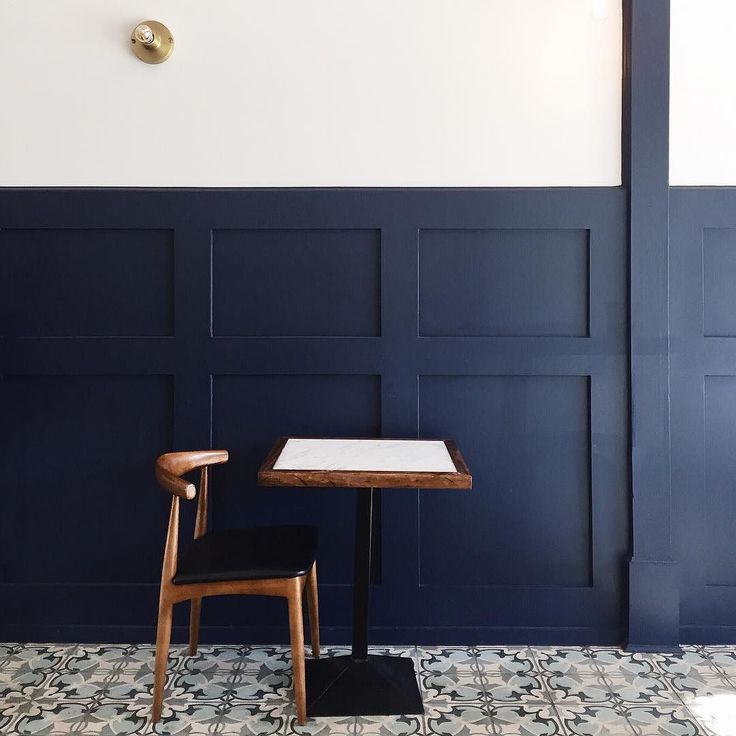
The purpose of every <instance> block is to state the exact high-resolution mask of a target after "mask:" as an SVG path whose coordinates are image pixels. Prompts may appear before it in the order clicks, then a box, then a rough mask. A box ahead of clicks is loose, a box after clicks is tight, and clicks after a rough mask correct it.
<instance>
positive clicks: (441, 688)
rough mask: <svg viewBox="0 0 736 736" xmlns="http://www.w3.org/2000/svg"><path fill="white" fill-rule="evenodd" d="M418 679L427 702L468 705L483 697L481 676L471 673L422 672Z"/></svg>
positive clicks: (451, 671) (450, 671)
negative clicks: (438, 701) (436, 701)
mask: <svg viewBox="0 0 736 736" xmlns="http://www.w3.org/2000/svg"><path fill="white" fill-rule="evenodd" d="M420 679H421V688H422V690H423V691H424V697H425V699H427V700H442V701H445V702H451V703H470V702H474V701H479V700H483V697H484V695H485V693H484V689H483V682H482V679H481V676H480V674H478V673H477V672H473V671H467V670H466V671H457V670H449V671H448V672H445V673H439V672H422V673H421V674H420Z"/></svg>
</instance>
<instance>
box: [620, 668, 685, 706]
mask: <svg viewBox="0 0 736 736" xmlns="http://www.w3.org/2000/svg"><path fill="white" fill-rule="evenodd" d="M606 682H607V684H608V686H609V687H610V688H611V692H613V694H614V695H615V696H616V699H617V700H618V701H620V702H622V703H661V702H665V703H667V702H675V703H679V698H678V697H677V695H676V694H675V692H674V690H673V689H672V687H671V686H670V685H669V684H668V682H667V679H666V678H665V677H664V676H663V675H647V676H638V675H627V676H625V677H619V676H618V675H616V676H614V675H609V676H607V677H606Z"/></svg>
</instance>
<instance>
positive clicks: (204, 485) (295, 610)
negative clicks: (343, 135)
mask: <svg viewBox="0 0 736 736" xmlns="http://www.w3.org/2000/svg"><path fill="white" fill-rule="evenodd" d="M227 460H228V453H227V451H226V450H201V451H192V452H170V453H167V454H165V455H161V457H159V458H158V460H156V480H157V481H158V482H159V484H160V485H161V487H162V488H163V489H164V490H166V491H168V492H169V493H171V494H172V499H171V513H170V515H169V530H168V533H167V535H166V549H165V551H164V564H163V571H162V573H161V594H160V598H159V606H158V628H157V631H156V668H155V675H154V686H153V721H154V722H156V721H158V720H159V719H160V718H161V708H162V706H163V695H164V680H165V677H166V664H167V660H168V654H169V643H170V641H171V619H172V611H173V606H174V604H175V603H179V602H181V601H191V602H192V603H191V616H190V619H189V654H196V652H197V643H198V641H199V615H200V610H201V602H202V598H204V597H205V596H210V595H274V596H281V597H283V598H286V599H287V601H288V604H289V632H290V636H291V654H292V660H293V663H294V692H295V699H296V711H297V719H298V721H299V723H300V724H304V722H305V721H306V717H307V705H306V685H305V680H304V628H303V627H304V621H303V618H302V596H303V593H304V590H305V589H306V592H307V608H308V610H309V620H310V624H311V641H312V654H313V655H314V656H315V657H319V613H318V602H317V563H316V560H315V556H316V550H317V530H316V529H315V527H312V526H293V525H292V526H272V527H257V528H253V529H226V530H222V531H214V532H207V501H208V492H209V477H208V469H209V468H208V466H210V465H219V464H222V463H226V462H227ZM196 468H201V475H200V484H199V500H198V502H197V515H196V520H195V526H194V542H193V543H192V545H191V546H190V547H189V548H188V549H187V550H186V551H185V552H184V553H183V554H182V555H181V556H179V555H178V546H179V499H180V498H183V499H185V500H187V501H191V500H192V499H194V498H195V496H196V495H197V491H196V489H195V487H194V485H193V484H192V483H190V482H189V481H187V480H185V479H184V478H182V476H183V475H184V474H185V473H188V472H190V471H191V470H194V469H196Z"/></svg>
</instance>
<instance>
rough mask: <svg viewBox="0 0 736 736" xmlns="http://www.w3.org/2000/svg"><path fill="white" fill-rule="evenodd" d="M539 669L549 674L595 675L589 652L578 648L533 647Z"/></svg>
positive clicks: (595, 669)
mask: <svg viewBox="0 0 736 736" xmlns="http://www.w3.org/2000/svg"><path fill="white" fill-rule="evenodd" d="M533 654H534V659H535V660H536V662H537V666H538V668H539V670H540V671H541V672H543V673H547V674H551V675H573V676H575V675H597V674H598V672H599V671H598V669H597V668H596V666H595V664H594V662H593V658H592V657H591V655H590V652H587V651H585V650H584V649H579V648H572V647H569V648H563V649H534V650H533Z"/></svg>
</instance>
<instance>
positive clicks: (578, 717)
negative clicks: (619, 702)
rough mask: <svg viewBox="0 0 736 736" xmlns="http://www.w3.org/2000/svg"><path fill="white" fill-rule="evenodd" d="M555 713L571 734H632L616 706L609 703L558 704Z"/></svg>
mask: <svg viewBox="0 0 736 736" xmlns="http://www.w3.org/2000/svg"><path fill="white" fill-rule="evenodd" d="M557 713H558V715H559V717H560V720H561V721H562V724H563V726H564V727H565V730H566V732H567V733H568V734H571V736H634V733H635V732H634V729H633V727H632V726H631V725H630V724H629V722H628V721H627V720H626V717H625V716H624V715H623V714H622V713H621V711H620V710H618V709H617V708H615V707H613V706H610V705H578V706H570V707H564V708H563V707H561V706H558V708H557Z"/></svg>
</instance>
